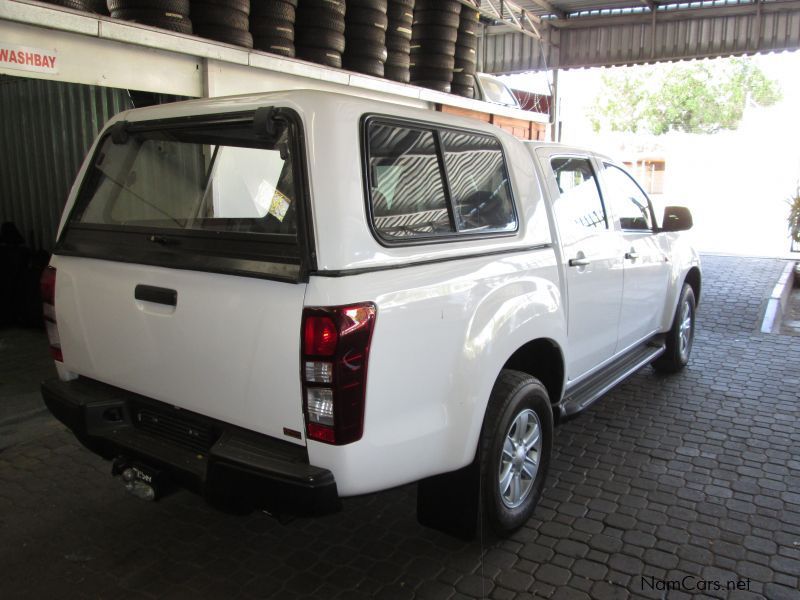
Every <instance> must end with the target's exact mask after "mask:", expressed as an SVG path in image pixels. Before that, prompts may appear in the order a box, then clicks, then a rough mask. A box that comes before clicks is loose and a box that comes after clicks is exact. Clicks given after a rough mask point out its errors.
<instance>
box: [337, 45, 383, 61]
mask: <svg viewBox="0 0 800 600" xmlns="http://www.w3.org/2000/svg"><path fill="white" fill-rule="evenodd" d="M344 56H345V61H344V64H345V65H347V59H355V60H378V61H380V62H381V63H385V62H386V60H387V59H388V58H389V52H388V51H387V50H386V46H378V45H372V44H351V45H350V47H349V48H348V49H347V51H346V52H345V54H344Z"/></svg>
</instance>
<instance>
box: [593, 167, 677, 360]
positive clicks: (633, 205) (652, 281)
mask: <svg viewBox="0 0 800 600" xmlns="http://www.w3.org/2000/svg"><path fill="white" fill-rule="evenodd" d="M602 183H603V197H604V198H606V200H607V202H608V204H609V207H610V209H611V212H612V213H613V215H614V221H615V225H616V227H617V230H618V231H619V235H620V239H621V240H622V245H623V247H622V258H623V259H624V265H625V268H624V273H625V276H624V284H623V293H622V309H621V312H620V319H619V334H618V338H619V341H618V342H617V352H621V351H623V350H626V349H628V348H630V347H631V346H633V345H635V344H637V343H638V342H640V341H642V340H643V339H645V338H647V337H649V336H651V335H652V334H653V333H655V332H656V331H657V330H658V328H659V326H660V323H661V320H662V319H661V317H662V315H661V312H662V310H663V306H664V299H665V298H666V297H667V289H668V286H669V278H670V273H671V268H670V264H669V262H668V257H667V253H666V252H664V250H663V249H662V248H661V244H660V242H661V240H660V236H659V235H658V233H657V231H656V227H655V215H654V214H653V208H652V205H651V203H650V199H649V198H648V197H647V195H646V194H645V193H644V192H643V191H642V189H641V188H640V187H639V185H638V184H637V183H636V182H635V181H634V179H633V178H632V177H631V176H630V175H628V173H626V172H625V171H623V170H622V169H621V168H620V167H618V166H616V165H613V164H611V163H608V162H605V163H603V172H602Z"/></svg>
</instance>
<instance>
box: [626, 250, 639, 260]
mask: <svg viewBox="0 0 800 600" xmlns="http://www.w3.org/2000/svg"><path fill="white" fill-rule="evenodd" d="M625 258H626V259H628V260H636V259H637V258H639V253H638V252H634V251H633V250H631V251H630V252H626V253H625Z"/></svg>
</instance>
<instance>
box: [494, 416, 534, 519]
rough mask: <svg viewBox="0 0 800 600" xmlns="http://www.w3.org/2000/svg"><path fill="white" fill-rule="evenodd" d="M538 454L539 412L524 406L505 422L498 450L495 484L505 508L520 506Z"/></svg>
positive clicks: (529, 490)
mask: <svg viewBox="0 0 800 600" xmlns="http://www.w3.org/2000/svg"><path fill="white" fill-rule="evenodd" d="M541 456H542V425H541V423H540V421H539V415H537V414H536V412H535V411H533V410H531V409H529V408H527V409H525V410H523V411H522V412H520V413H519V414H518V415H517V416H516V417H514V420H513V421H512V422H511V425H509V427H508V430H507V431H506V435H505V437H504V438H503V447H502V449H501V451H500V468H499V470H498V477H497V487H498V491H499V493H500V499H501V500H502V501H503V504H504V505H505V506H506V507H508V508H517V507H518V506H520V505H521V504H522V503H523V502H524V501H525V499H526V498H527V497H528V495H529V494H530V493H531V490H532V489H533V482H534V481H535V480H536V475H537V473H538V472H539V463H540V460H541Z"/></svg>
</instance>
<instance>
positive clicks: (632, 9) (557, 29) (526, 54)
mask: <svg viewBox="0 0 800 600" xmlns="http://www.w3.org/2000/svg"><path fill="white" fill-rule="evenodd" d="M479 5H480V6H479V7H480V8H481V10H482V11H483V12H484V14H485V15H486V14H487V11H488V12H489V13H490V14H495V15H498V17H499V16H503V17H508V19H507V22H508V23H510V25H503V24H500V23H501V22H500V20H499V19H498V20H497V21H496V22H497V23H498V24H499V25H496V26H488V27H486V28H485V29H484V36H483V38H482V40H481V49H480V58H479V60H480V65H479V67H480V68H481V69H482V70H484V71H487V72H490V73H517V72H523V71H535V70H542V69H545V68H562V69H563V68H574V67H594V66H612V65H626V64H639V63H652V62H662V61H674V60H684V59H692V58H705V57H718V56H730V55H742V54H756V53H758V52H768V51H775V50H796V49H798V48H800V0H701V1H696V2H664V1H655V0H518V1H516V2H513V3H504V4H503V7H504V10H503V13H502V15H499V13H500V11H499V6H500V3H499V2H498V1H497V0H482V1H481V2H480V3H479ZM522 11H527V13H523V12H522ZM512 13H513V15H514V18H511V17H510V15H511V14H512ZM525 14H528V16H529V17H530V21H531V23H530V25H531V27H527V29H529V31H521V29H526V27H524V23H522V22H521V21H522V20H523V19H522V16H524V15H525ZM484 21H486V19H484ZM517 25H522V27H521V28H520V27H517Z"/></svg>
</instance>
